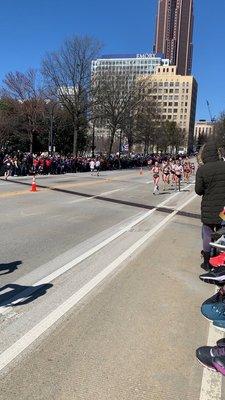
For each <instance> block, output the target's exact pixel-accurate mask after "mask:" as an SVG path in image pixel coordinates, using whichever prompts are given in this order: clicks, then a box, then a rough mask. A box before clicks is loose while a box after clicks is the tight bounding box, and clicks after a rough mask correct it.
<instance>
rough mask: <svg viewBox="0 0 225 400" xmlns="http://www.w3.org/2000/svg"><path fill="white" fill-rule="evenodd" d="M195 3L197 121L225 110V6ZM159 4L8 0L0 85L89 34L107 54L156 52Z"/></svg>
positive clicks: (2, 19) (0, 33)
mask: <svg viewBox="0 0 225 400" xmlns="http://www.w3.org/2000/svg"><path fill="white" fill-rule="evenodd" d="M194 1H195V35H194V66H193V72H194V75H195V76H196V78H197V80H198V83H199V97H198V108H197V117H198V118H209V116H208V111H207V107H206V99H208V100H209V101H210V103H211V108H212V113H213V115H218V114H219V113H220V112H221V111H223V110H225V75H224V65H225V42H224V38H225V18H224V16H225V1H224V0H215V1H212V0H194ZM156 3H157V0H139V1H137V0H113V1H110V2H109V1H107V0H82V1H80V0H36V1H34V0H20V1H18V0H7V2H6V1H4V2H2V4H1V13H0V37H1V41H0V52H1V57H0V60H1V61H0V80H1V79H2V78H3V77H4V75H5V74H6V73H7V72H8V71H15V70H19V71H25V70H26V69H28V68H29V67H34V68H38V67H39V65H40V61H41V59H42V57H43V56H44V54H45V52H46V51H49V50H54V49H57V48H58V47H59V46H60V44H61V43H62V41H63V39H64V38H65V37H69V36H71V35H83V34H88V35H92V36H95V37H96V38H98V39H99V40H101V41H102V42H103V44H104V49H103V53H139V52H148V51H151V50H152V43H153V37H154V25H155V12H156Z"/></svg>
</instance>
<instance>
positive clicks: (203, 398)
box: [199, 289, 224, 400]
mask: <svg viewBox="0 0 225 400" xmlns="http://www.w3.org/2000/svg"><path fill="white" fill-rule="evenodd" d="M216 292H217V289H216V291H215V293H216ZM223 337H224V333H223V332H220V331H218V330H216V329H215V328H214V326H213V324H212V323H210V326H209V334H208V342H207V346H215V345H216V342H217V341H218V340H219V339H222V338H223ZM199 400H222V375H221V374H219V373H216V372H213V371H210V370H209V369H208V368H204V370H203V376H202V385H201V392H200V397H199Z"/></svg>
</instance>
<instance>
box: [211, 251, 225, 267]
mask: <svg viewBox="0 0 225 400" xmlns="http://www.w3.org/2000/svg"><path fill="white" fill-rule="evenodd" d="M209 262H210V264H211V265H212V266H213V267H214V268H216V267H221V266H225V253H220V254H219V255H218V256H216V257H211V258H210V260H209Z"/></svg>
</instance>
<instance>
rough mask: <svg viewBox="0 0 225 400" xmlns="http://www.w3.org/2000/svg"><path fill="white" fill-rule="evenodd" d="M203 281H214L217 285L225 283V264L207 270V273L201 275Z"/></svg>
mask: <svg viewBox="0 0 225 400" xmlns="http://www.w3.org/2000/svg"><path fill="white" fill-rule="evenodd" d="M199 278H200V279H201V281H203V282H206V283H213V284H215V285H217V284H218V283H219V284H222V285H224V283H225V266H222V267H217V268H215V269H213V270H211V271H210V272H207V274H202V275H200V276H199Z"/></svg>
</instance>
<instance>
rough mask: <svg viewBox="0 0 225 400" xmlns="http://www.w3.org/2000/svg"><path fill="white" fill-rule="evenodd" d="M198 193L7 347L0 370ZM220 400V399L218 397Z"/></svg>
mask: <svg viewBox="0 0 225 400" xmlns="http://www.w3.org/2000/svg"><path fill="white" fill-rule="evenodd" d="M196 197H197V195H196V194H195V195H193V196H192V197H191V198H189V199H188V200H187V201H186V202H184V203H183V204H182V205H181V206H179V207H178V208H177V210H175V211H174V212H173V213H172V214H170V215H168V216H167V217H166V218H164V219H163V220H162V221H161V222H160V223H159V224H157V225H156V226H155V227H154V228H153V229H151V230H150V231H149V232H148V233H147V234H146V235H144V236H143V237H142V238H141V239H139V240H138V241H137V242H136V243H134V244H133V245H132V246H131V247H130V248H128V249H127V250H126V251H125V252H124V253H123V254H121V255H120V256H119V257H118V258H116V259H115V260H114V261H113V262H112V263H111V264H109V265H108V267H106V268H105V269H103V270H102V271H101V272H100V273H99V274H97V275H96V276H95V277H94V278H92V279H91V280H90V281H89V282H88V283H86V284H85V285H84V286H83V287H82V288H81V289H79V290H78V291H77V292H76V293H74V294H73V295H72V296H71V297H69V298H68V299H67V300H66V301H65V302H64V303H62V304H61V305H60V306H58V307H57V308H56V309H55V310H54V311H52V312H51V313H50V314H49V315H48V316H47V317H45V318H44V319H43V320H42V321H40V322H39V323H38V324H37V325H36V326H34V327H33V328H32V329H31V330H30V331H28V332H27V333H25V335H23V336H22V337H21V338H20V339H18V340H17V341H16V342H15V343H14V344H13V345H12V346H10V347H9V348H8V349H6V350H5V351H4V352H3V353H2V354H1V355H0V371H2V370H3V369H4V368H5V367H6V366H7V365H9V364H10V362H12V361H13V360H14V359H15V358H16V357H18V356H19V355H20V354H21V353H22V352H23V351H24V350H26V349H27V348H28V347H29V346H30V345H31V344H32V343H34V342H35V341H36V340H37V339H38V338H39V337H40V336H41V335H42V334H43V333H44V332H46V331H47V330H48V329H49V328H50V327H51V326H53V325H54V324H55V323H56V322H57V321H58V320H59V319H60V318H61V317H63V316H64V315H65V314H66V313H67V312H68V311H69V310H70V309H71V308H73V307H74V306H75V305H76V304H77V303H78V302H80V301H81V300H82V299H83V298H84V297H85V296H86V295H87V294H89V293H90V292H91V291H92V290H93V289H94V288H95V287H96V286H98V285H99V284H100V283H101V282H102V281H104V280H105V279H106V278H107V277H108V276H109V275H111V274H112V273H113V272H114V271H115V270H116V269H117V268H118V267H119V266H120V264H121V263H123V262H124V261H125V260H127V259H128V258H129V257H130V256H131V255H132V254H133V253H134V252H135V251H136V250H137V249H138V248H139V247H141V246H142V245H143V244H144V243H145V242H146V241H147V240H149V239H150V238H151V237H152V236H153V235H154V234H155V233H156V232H158V231H159V230H160V229H161V228H163V227H164V226H165V225H166V224H167V223H168V222H169V221H171V220H172V219H173V218H174V216H175V215H176V214H177V213H178V212H179V211H180V210H182V209H183V208H185V207H186V206H187V205H188V204H189V203H191V202H192V201H193V200H194V199H195V198H196ZM210 400H212V398H211V399H210ZM217 400H218V399H217Z"/></svg>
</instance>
